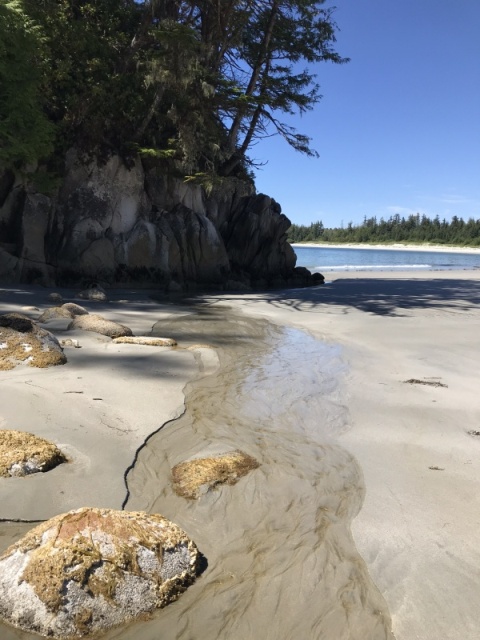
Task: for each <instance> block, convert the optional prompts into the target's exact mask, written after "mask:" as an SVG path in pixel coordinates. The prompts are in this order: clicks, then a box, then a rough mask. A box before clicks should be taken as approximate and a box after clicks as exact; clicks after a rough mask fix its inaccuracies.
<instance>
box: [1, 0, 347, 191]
mask: <svg viewBox="0 0 480 640" xmlns="http://www.w3.org/2000/svg"><path fill="white" fill-rule="evenodd" d="M323 4H324V0H317V1H312V0H290V1H287V0H255V1H254V0H222V2H212V0H197V1H190V0H188V1H185V0H143V1H142V0H41V1H39V0H0V81H1V89H0V108H1V112H0V118H1V119H0V143H1V145H0V146H1V151H0V163H3V165H5V166H9V165H12V164H14V163H15V162H19V163H25V162H31V161H33V160H35V159H37V158H39V157H40V156H42V155H45V154H47V153H48V152H49V150H50V148H51V146H52V141H53V145H54V150H53V154H54V155H55V156H57V157H63V155H64V152H65V150H66V149H68V148H70V147H72V146H75V147H77V148H78V149H80V151H82V152H83V153H85V154H87V155H88V154H90V155H95V156H96V157H97V158H100V159H106V158H108V156H109V155H111V154H114V153H120V154H122V155H123V157H124V158H125V160H126V161H128V160H129V159H130V158H131V156H134V155H136V154H138V153H140V155H142V156H143V157H147V158H148V159H149V161H151V162H155V161H158V162H159V163H165V162H169V163H171V166H172V170H175V171H176V172H180V173H183V174H184V175H187V176H200V175H203V176H212V175H224V176H226V175H232V174H233V175H244V174H245V172H246V171H247V170H248V166H249V160H248V157H247V153H248V151H249V149H250V148H251V146H252V145H253V144H254V143H255V141H256V140H258V139H259V138H261V137H263V136H265V135H271V134H272V133H278V134H280V135H282V136H283V137H284V138H285V139H286V141H287V142H288V143H289V144H290V145H292V146H293V147H294V148H295V149H297V150H298V151H300V152H303V153H306V154H308V155H315V152H314V151H313V150H312V149H311V147H310V140H309V138H308V137H307V136H305V135H303V134H301V133H298V132H297V131H296V130H295V129H293V128H292V127H290V126H289V125H288V124H286V123H285V122H283V120H282V117H283V116H284V115H286V116H287V117H288V116H290V115H291V114H293V113H296V112H300V113H303V112H305V111H308V110H309V109H311V108H312V107H313V106H314V105H315V104H316V103H317V102H318V100H319V99H320V95H319V88H318V85H317V83H316V80H315V76H314V74H312V73H311V72H310V71H309V70H308V68H307V69H304V68H303V67H304V66H305V65H307V66H308V65H311V64H312V63H318V62H321V61H330V62H333V63H341V62H344V61H345V60H344V59H342V58H341V57H340V56H339V55H338V54H337V53H336V52H335V51H334V50H333V44H334V42H335V29H336V27H335V24H334V22H333V20H332V13H331V10H326V9H323V7H322V5H323ZM45 115H46V116H47V117H45ZM196 179H199V178H198V177H197V178H196Z"/></svg>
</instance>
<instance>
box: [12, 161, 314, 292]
mask: <svg viewBox="0 0 480 640" xmlns="http://www.w3.org/2000/svg"><path fill="white" fill-rule="evenodd" d="M0 178H1V176H0ZM3 183H4V185H6V186H4V188H3V189H2V191H1V193H0V282H9V283H13V282H24V283H40V284H49V285H55V284H58V285H74V286H82V285H86V284H87V285H88V284H91V283H98V282H102V283H103V284H105V285H107V286H112V285H127V284H131V283H135V284H136V285H137V286H149V287H152V286H154V287H161V288H164V289H165V290H170V291H178V290H186V289H189V288H195V287H215V288H220V289H226V288H228V289H238V290H242V289H244V288H245V287H250V286H251V285H253V286H281V285H292V284H295V285H302V284H312V281H311V279H310V276H309V275H306V274H305V272H302V271H300V270H298V271H297V270H295V261H296V257H295V254H294V252H293V250H292V248H291V247H290V245H289V244H288V242H287V239H286V231H287V229H288V227H289V226H290V222H289V220H288V219H287V218H286V216H284V215H283V214H282V213H281V209H280V205H278V204H277V203H276V202H275V201H274V200H273V199H271V198H269V197H267V196H265V195H257V194H255V190H254V187H253V186H252V185H251V184H250V183H247V182H242V181H240V180H238V179H234V178H231V179H225V180H224V181H223V182H222V183H221V184H220V185H219V186H216V187H215V188H214V189H213V191H212V192H211V193H209V194H207V193H206V191H205V190H204V189H203V188H202V187H200V186H198V185H194V184H186V183H185V182H183V181H182V180H181V179H179V178H175V177H173V176H171V175H166V174H162V173H161V172H160V171H159V169H158V168H148V167H145V166H144V165H143V164H142V162H141V160H140V159H138V158H137V160H136V162H135V163H134V165H133V166H131V167H130V168H127V167H126V166H125V165H124V164H123V163H122V161H121V160H120V158H119V157H112V158H110V159H109V160H108V162H106V164H103V165H100V164H99V163H97V162H95V161H86V160H83V159H80V158H79V157H78V155H77V154H76V152H75V151H74V150H71V151H70V152H69V153H68V154H67V156H66V162H65V175H64V178H63V182H62V184H61V187H60V188H59V189H58V192H56V193H55V194H54V195H52V196H50V197H47V196H45V195H43V194H40V193H36V192H35V191H34V190H33V187H32V186H31V185H29V184H26V183H25V181H24V179H22V178H18V179H15V177H14V176H13V177H12V176H11V179H10V180H9V181H6V180H4V181H3Z"/></svg>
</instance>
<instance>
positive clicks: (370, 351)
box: [237, 270, 480, 640]
mask: <svg viewBox="0 0 480 640" xmlns="http://www.w3.org/2000/svg"><path fill="white" fill-rule="evenodd" d="M331 275H332V278H333V280H332V282H330V283H329V284H327V285H323V286H319V287H316V288H313V289H310V290H308V291H305V290H296V291H285V292H284V296H283V297H282V296H281V295H279V294H278V295H275V294H274V293H272V294H265V296H264V298H263V299H262V297H261V296H257V297H254V296H251V297H250V299H249V300H246V299H245V298H244V299H243V300H241V299H240V298H238V299H237V300H238V305H239V306H240V307H242V308H244V310H245V312H246V313H247V314H254V315H255V316H260V317H263V318H268V319H269V320H271V321H272V322H276V323H279V324H283V325H287V326H295V327H297V328H301V329H303V330H305V331H308V332H309V333H311V334H312V335H314V336H316V337H317V338H319V339H320V340H326V341H327V342H329V343H335V344H340V345H342V346H343V349H344V353H345V359H346V361H347V363H348V365H349V368H350V372H349V374H348V378H347V381H346V390H345V392H346V395H345V400H344V401H345V403H346V405H347V407H348V410H349V414H350V420H349V424H350V429H349V430H348V431H346V432H345V433H344V434H342V435H341V436H340V437H339V444H340V445H341V446H343V447H345V448H346V449H347V450H348V451H350V452H351V453H352V454H353V455H354V457H355V458H356V460H357V461H358V463H359V465H360V467H361V469H362V472H363V475H364V480H365V486H366V497H365V501H364V503H363V506H362V509H361V511H360V513H359V514H358V515H357V517H356V518H355V520H354V521H353V524H352V534H353V537H354V540H355V544H356V547H357V549H358V551H359V552H360V555H361V556H362V558H363V559H364V561H365V562H366V563H367V566H368V569H369V572H370V575H371V576H372V578H373V580H374V582H375V584H376V585H377V587H378V588H379V589H380V592H381V593H382V595H383V597H384V598H385V599H386V602H387V605H388V608H389V612H390V615H391V618H392V622H393V633H394V635H395V638H396V640H412V638H421V639H422V640H438V638H442V640H458V638H462V640H477V638H478V615H477V608H478V607H477V594H478V578H477V572H476V570H472V567H478V566H480V551H479V550H478V544H477V542H478V531H479V527H480V521H479V517H478V513H480V455H477V453H478V454H480V437H478V438H477V437H476V436H475V435H470V433H469V432H471V433H473V434H475V433H476V432H478V424H479V420H480V414H479V409H478V402H477V397H478V390H477V381H478V379H479V378H480V363H479V362H478V360H477V359H476V358H475V357H474V356H473V353H475V348H476V344H477V343H478V324H479V322H480V273H479V272H478V271H463V270H461V271H449V272H434V273H433V272H421V271H419V272H413V273H409V274H408V277H407V278H406V277H405V274H398V273H391V272H390V273H375V274H369V275H368V277H365V276H364V274H363V273H348V274H346V273H343V272H342V273H337V274H331ZM407 380H413V381H421V383H420V384H418V383H417V384H416V383H413V384H406V383H405V382H406V381H407ZM429 383H430V384H429ZM435 383H439V385H438V386H437V385H436V384H435ZM460 541H461V543H460Z"/></svg>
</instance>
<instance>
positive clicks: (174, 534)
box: [0, 508, 199, 638]
mask: <svg viewBox="0 0 480 640" xmlns="http://www.w3.org/2000/svg"><path fill="white" fill-rule="evenodd" d="M198 563H199V552H198V550H197V547H196V546H195V544H194V543H193V542H192V540H190V539H189V538H188V537H187V535H186V533H185V532H184V531H182V529H180V527H178V526H177V525H175V524H173V523H172V522H170V521H169V520H167V519H166V518H164V517H163V516H161V515H158V514H151V515H149V514H146V513H143V512H128V511H113V510H109V509H87V508H84V509H78V510H76V511H70V512H69V513H66V514H62V515H60V516H57V517H55V518H52V519H51V520H47V522H44V523H42V524H41V525H39V526H38V527H36V528H35V529H32V531H30V532H29V533H28V534H27V535H26V536H25V537H24V538H22V539H21V540H20V541H19V542H17V543H16V544H14V545H13V546H11V547H10V548H9V549H7V551H5V553H4V554H3V555H2V556H1V557H0V616H2V617H3V618H4V619H5V620H6V621H8V622H9V623H10V624H13V625H15V626H17V627H20V628H21V629H24V630H26V631H29V632H37V633H40V634H42V635H45V636H53V637H55V638H80V637H84V636H86V635H90V634H94V633H98V632H102V631H105V630H106V629H109V628H111V627H115V626H118V625H121V624H125V623H127V622H130V621H131V620H133V619H135V618H136V617H138V616H140V615H145V614H148V613H150V612H152V611H153V610H154V609H156V608H159V607H164V606H165V605H167V604H169V603H170V602H172V601H174V600H176V599H177V598H178V597H179V595H180V594H181V593H182V592H183V591H185V589H186V588H187V587H188V586H189V585H190V584H191V583H192V582H193V581H194V580H195V577H196V575H197V567H198Z"/></svg>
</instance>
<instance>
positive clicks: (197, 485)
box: [172, 451, 260, 499]
mask: <svg viewBox="0 0 480 640" xmlns="http://www.w3.org/2000/svg"><path fill="white" fill-rule="evenodd" d="M259 466H260V465H259V463H258V462H257V460H255V458H252V456H249V455H248V454H246V453H243V452H242V451H230V452H228V453H225V454H223V455H218V456H212V457H209V458H196V459H193V460H187V461H186V462H181V463H179V464H177V465H175V466H174V467H173V469H172V478H173V488H174V490H175V493H177V494H178V495H179V496H182V497H183V498H191V499H195V498H198V497H199V496H200V495H201V494H202V493H204V492H205V491H208V490H209V489H212V488H213V487H216V486H217V485H219V484H230V485H233V484H236V483H237V482H238V480H239V479H240V478H241V477H243V476H245V475H246V474H247V473H248V472H249V471H252V470H253V469H256V468H257V467H259Z"/></svg>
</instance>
